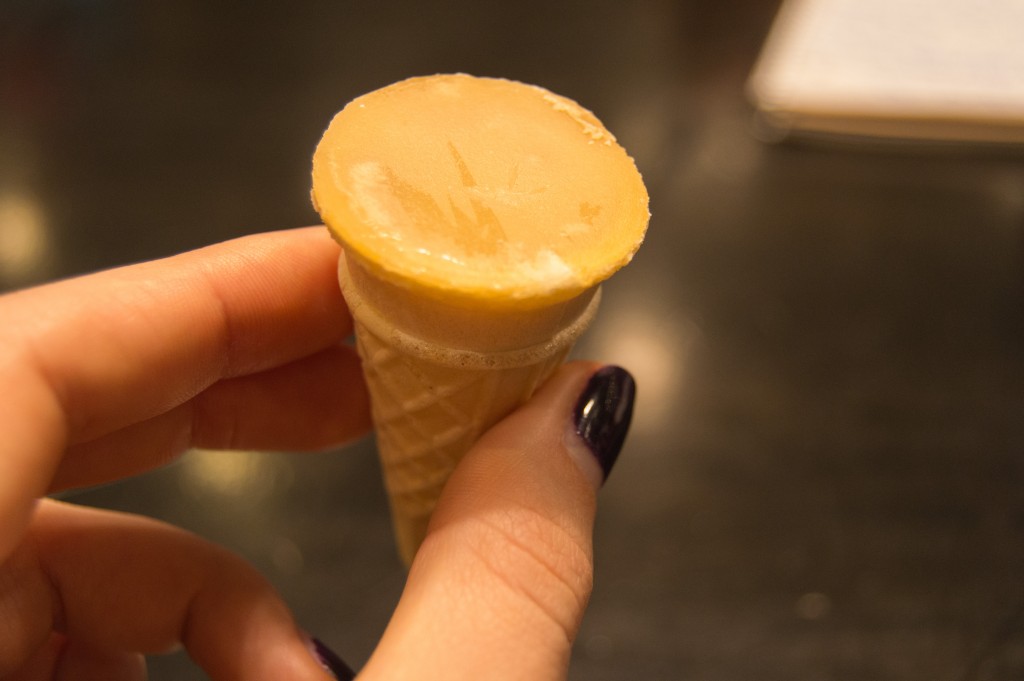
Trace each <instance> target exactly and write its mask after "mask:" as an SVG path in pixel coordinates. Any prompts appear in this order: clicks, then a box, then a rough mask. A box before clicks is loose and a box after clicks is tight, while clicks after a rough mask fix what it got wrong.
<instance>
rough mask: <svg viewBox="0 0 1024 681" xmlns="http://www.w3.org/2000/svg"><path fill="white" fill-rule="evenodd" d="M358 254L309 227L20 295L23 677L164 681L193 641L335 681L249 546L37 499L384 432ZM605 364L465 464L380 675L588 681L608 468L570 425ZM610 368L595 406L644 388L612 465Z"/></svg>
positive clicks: (0, 491) (233, 661)
mask: <svg viewBox="0 0 1024 681" xmlns="http://www.w3.org/2000/svg"><path fill="white" fill-rule="evenodd" d="M337 257H338V250H337V246H335V245H334V244H333V242H331V241H330V239H328V238H327V237H326V235H325V234H324V231H323V230H322V229H312V230H295V231H292V232H282V233H276V234H267V235H260V236H255V237H249V238H246V239H241V240H237V241H233V242H229V243H226V244H221V245H219V246H215V247H211V248H208V249H203V250H201V251H197V252H194V253H190V254H186V255H183V256H178V257H176V258H171V259H168V260H164V261H159V262H155V263H147V264H144V265H138V266H134V267H128V268H122V269H119V270H113V271H111V272H106V273H102V274H99V275H93V276H91V277H85V278H81V279H77V280H72V281H69V282H61V283H57V284H53V285H49V286H45V287H41V288H38V289H32V290H28V291H23V292H19V293H16V294H12V295H8V296H6V297H4V298H0V320H2V325H0V390H2V393H3V394H4V396H5V397H4V401H3V402H0V432H2V433H4V439H3V441H0V629H2V630H3V632H4V635H3V636H0V677H2V678H16V679H29V678H32V679H35V678H76V679H78V678H93V677H96V678H105V679H138V678H144V675H145V668H144V662H143V658H142V657H141V656H142V654H149V653H157V652H163V651H165V650H168V649H170V648H173V647H175V646H177V645H184V646H185V648H186V649H187V650H188V651H189V653H190V654H191V655H192V656H193V658H194V659H195V660H196V661H197V662H198V663H199V664H200V665H201V666H202V667H203V668H204V669H205V670H206V671H207V673H208V674H209V675H210V677H211V678H213V679H242V678H253V679H255V678H282V679H291V678H294V679H306V678H309V679H314V678H323V674H324V672H323V668H322V666H321V664H320V662H319V661H318V660H317V659H314V656H313V655H310V642H309V639H307V638H306V637H305V636H304V635H303V634H302V633H301V632H300V631H299V630H298V628H297V627H296V625H295V623H294V622H293V620H292V617H291V615H290V613H289V612H288V609H287V608H286V606H285V605H284V604H283V603H282V602H281V600H280V599H279V597H278V596H277V595H276V594H275V593H274V591H273V589H272V588H271V587H270V586H269V584H268V583H267V582H266V581H265V580H264V579H263V578H262V577H260V576H259V575H258V574H257V573H256V572H255V571H254V570H253V569H252V568H250V567H249V566H248V565H247V564H245V563H244V561H242V560H240V559H239V558H237V557H236V556H234V555H232V554H230V553H229V552H227V551H225V550H223V549H221V548H219V547H216V546H214V545H211V544H209V543H208V542H205V541H203V540H201V539H199V538H197V537H194V536H192V535H189V534H188V533H185V532H184V531H181V530H178V529H176V528H172V527H169V526H166V525H163V524H160V523H156V522H154V521H152V520H147V519H143V518H139V517H135V516H128V515H124V514H114V513H109V512H104V511H97V510H86V509H81V508H76V507H74V506H70V505H67V504H62V503H59V502H55V501H49V500H45V501H37V500H38V499H39V498H40V497H42V496H43V495H45V494H47V493H50V492H54V491H58V490H61V489H66V488H69V487H77V486H81V485H88V484H95V483H98V482H103V481H107V480H113V479H116V478H119V477H123V476H126V475H130V474H132V473H136V472H140V471H142V470H146V469H148V468H151V467H154V466H157V465H160V464H162V463H164V462H166V461H168V460H170V459H172V458H173V457H174V456H176V455H177V454H179V453H180V452H181V451H183V450H184V449H185V448H187V447H189V446H193V445H195V446H204V447H211V448H217V447H254V448H259V447H263V448H274V449H304V448H319V447H324V446H327V445H331V444H337V443H339V442H342V441H344V440H346V439H351V438H353V437H357V436H358V435H360V434H362V433H363V432H365V430H366V429H367V428H368V427H369V415H368V406H367V397H366V393H365V388H364V386H363V383H362V379H361V375H360V371H359V366H358V360H357V358H356V357H355V355H354V354H353V352H352V350H351V349H350V348H348V347H346V346H344V345H342V344H341V343H340V341H341V340H342V339H343V338H344V337H346V336H347V335H348V334H349V333H350V332H351V322H350V320H349V318H348V315H347V310H346V308H345V305H344V301H343V300H342V299H341V296H340V293H338V287H337V285H336V281H335V276H336V274H335V273H336V269H335V267H336V262H337ZM594 370H595V367H594V366H593V365H583V364H576V365H570V366H569V367H566V368H563V369H562V370H560V372H559V373H558V374H557V375H556V377H555V378H554V379H553V380H552V382H551V383H550V384H549V385H548V386H546V387H545V388H544V389H543V390H542V391H541V392H540V393H539V394H538V396H537V398H536V399H534V400H532V401H531V402H530V403H529V404H528V405H526V406H525V407H524V408H523V409H522V410H520V411H519V412H517V413H516V414H514V415H513V416H511V417H510V418H509V419H508V420H507V421H505V422H503V423H502V424H500V425H499V426H498V427H496V428H495V429H494V430H493V431H492V432H491V433H489V434H488V435H487V436H486V437H485V438H484V439H483V440H482V441H481V443H480V445H479V446H478V447H477V448H475V449H474V451H473V452H472V453H471V454H470V455H469V456H468V457H467V459H466V461H465V462H464V464H463V465H462V466H460V468H459V470H458V471H457V473H456V475H455V476H454V477H453V479H452V482H451V484H450V485H449V486H448V488H447V489H446V491H445V494H444V495H443V497H442V501H441V503H440V505H439V508H438V512H437V514H436V517H435V521H434V523H433V524H432V527H431V532H430V535H429V536H428V538H427V540H426V542H425V543H424V546H423V548H422V549H421V552H420V554H419V556H418V557H417V559H416V561H415V563H414V565H413V567H412V571H411V573H410V576H409V582H408V584H407V588H406V591H405V594H404V595H403V598H402V601H401V603H400V605H399V607H398V609H397V611H396V614H395V617H394V619H393V621H392V623H391V625H390V626H389V628H388V630H387V632H386V634H385V636H384V638H383V640H382V642H381V645H380V647H379V648H378V650H377V651H376V652H375V653H374V655H373V657H372V658H371V660H370V662H369V663H368V664H367V666H366V669H365V670H364V673H363V676H365V678H375V677H379V678H406V677H407V676H408V677H424V678H434V677H442V676H443V677H445V678H531V679H538V678H539V679H545V678H552V679H555V678H561V677H564V673H565V671H564V670H565V664H566V662H567V660H568V651H569V647H570V645H571V640H572V637H573V635H574V633H575V630H576V626H577V625H578V621H579V617H580V616H581V614H582V611H583V608H584V606H585V603H586V597H587V595H588V594H589V589H590V539H589V537H590V530H591V522H592V519H593V513H594V490H595V489H596V487H597V486H598V485H599V484H600V480H601V478H602V472H601V469H600V467H599V465H598V463H597V461H598V459H596V458H594V457H592V456H591V455H590V451H591V449H590V448H588V447H586V445H585V444H584V440H582V439H580V438H578V437H577V436H576V435H574V434H573V431H572V430H571V426H570V424H571V423H572V421H573V419H572V418H571V417H570V413H571V412H572V404H573V402H574V401H575V400H576V396H577V395H579V394H580V391H581V390H583V385H584V383H586V382H587V380H588V377H590V376H591V374H593V373H594ZM605 373H607V372H605ZM609 375H610V378H609V377H605V378H604V379H600V380H597V381H596V382H595V383H594V386H591V392H594V391H597V392H598V393H601V392H602V391H604V392H607V389H608V388H609V387H611V388H625V389H626V393H627V394H625V395H624V396H622V399H618V400H610V401H609V400H606V401H605V403H604V406H603V407H601V408H599V409H598V410H597V411H596V412H593V413H598V414H600V415H601V417H600V418H598V419H596V420H595V419H594V418H592V417H589V416H584V417H581V418H582V419H583V421H586V422H589V423H591V425H593V424H594V423H596V424H597V425H599V426H601V425H603V426H606V427H607V432H608V433H611V436H612V437H611V439H612V440H613V442H612V443H611V444H610V445H597V446H595V447H594V449H595V451H600V452H601V453H602V456H603V459H602V460H603V461H604V465H605V470H607V467H608V466H610V463H609V462H611V461H614V456H615V454H617V451H618V445H620V444H621V436H622V435H624V430H625V427H626V426H628V406H629V404H631V384H630V383H629V382H628V380H626V379H625V378H624V377H623V375H622V374H621V373H616V372H611V373H610V374H609ZM613 392H614V390H613ZM623 410H625V411H623ZM577 420H579V419H577ZM590 439H591V441H593V442H598V440H599V439H595V438H594V437H591V438H590ZM614 440H618V442H617V443H616V442H615V441H614ZM574 461H575V462H576V464H574V463H572V462H574ZM577 464H578V465H577ZM325 652H326V651H324V650H323V649H322V648H321V649H320V654H319V655H318V656H317V657H319V658H320V660H321V661H322V660H323V658H324V653H325Z"/></svg>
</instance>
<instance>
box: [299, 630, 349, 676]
mask: <svg viewBox="0 0 1024 681" xmlns="http://www.w3.org/2000/svg"><path fill="white" fill-rule="evenodd" d="M309 649H310V652H311V653H313V657H315V658H316V661H317V662H319V663H320V666H321V667H323V668H324V669H326V670H327V671H329V672H330V673H331V675H332V676H333V677H334V678H336V679H338V680H339V681H351V680H352V679H354V678H356V673H355V672H354V671H352V669H351V668H350V667H349V666H348V665H347V664H345V662H344V660H342V659H341V658H340V657H338V654H337V653H335V652H334V651H333V650H331V649H330V648H328V647H327V646H325V645H324V643H323V641H321V640H320V639H318V638H313V637H310V638H309Z"/></svg>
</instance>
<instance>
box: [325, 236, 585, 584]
mask: <svg viewBox="0 0 1024 681" xmlns="http://www.w3.org/2000/svg"><path fill="white" fill-rule="evenodd" d="M339 279H340V281H341V286H342V289H343V290H344V292H345V297H346V300H347V301H348V304H349V307H350V309H351V312H352V316H353V318H354V321H355V334H356V345H357V349H358V351H359V354H360V357H361V358H362V362H363V371H364V374H365V377H366V381H367V385H368V387H369V391H370V399H371V406H372V409H373V418H374V423H375V425H376V429H377V449H378V452H379V455H380V460H381V467H382V470H383V475H384V482H385V486H386V488H387V492H388V497H389V501H390V506H391V515H392V521H393V525H394V532H395V539H396V543H397V546H398V551H399V554H400V555H401V557H402V559H403V560H404V561H405V562H406V564H407V565H408V564H409V563H411V561H412V558H413V556H414V555H415V553H416V551H417V549H418V548H419V545H420V543H421V542H422V541H423V538H424V536H425V535H426V530H427V525H428V523H429V520H430V516H431V514H432V513H433V511H434V507H435V505H436V504H437V500H438V498H439V497H440V495H441V491H442V489H443V488H444V485H445V482H446V481H447V480H448V477H449V476H450V475H451V473H452V471H453V470H454V469H455V467H456V465H457V464H458V463H459V461H460V460H461V459H462V457H463V456H464V455H465V454H466V453H467V452H468V451H469V449H470V448H471V447H472V446H473V444H474V443H475V442H476V441H477V439H478V438H479V437H480V436H481V435H482V434H483V433H484V432H485V431H486V430H487V429H489V428H490V427H491V426H492V425H494V424H495V423H496V422H498V421H499V420H501V419H502V418H503V417H504V416H506V415H507V414H509V413H510V412H511V411H513V410H514V409H515V408H516V407H517V406H519V405H520V404H522V403H523V402H525V401H526V400H527V399H528V398H529V397H530V396H531V395H532V394H533V392H534V390H536V389H537V387H538V386H540V385H541V384H542V383H543V382H544V381H545V380H546V379H547V378H548V377H549V376H550V375H551V373H552V372H553V371H554V370H555V368H557V367H558V366H559V365H560V364H561V363H562V361H563V360H564V359H565V357H566V355H567V354H568V353H569V351H570V349H571V348H572V345H573V343H574V342H575V340H576V338H577V337H578V336H579V335H580V333H582V332H583V330H584V329H585V328H586V326H587V325H588V324H589V322H590V320H591V318H592V317H593V315H594V312H595V311H596V308H597V304H598V300H599V298H600V295H599V290H598V289H596V288H595V289H592V290H590V291H588V292H587V293H586V294H584V295H582V296H580V297H578V298H576V299H573V300H569V301H564V302H562V303H559V304H557V305H554V306H549V307H546V308H542V309H538V310H532V311H529V312H516V313H507V312H506V313H504V314H496V313H494V312H489V311H476V312H473V311H471V310H463V309H460V308H455V307H449V306H447V305H445V304H443V303H439V302H437V301H434V300H415V299H413V298H415V296H413V295H412V294H410V293H409V292H407V291H404V290H403V289H401V288H398V287H395V286H394V285H392V284H390V283H388V282H386V281H382V280H380V279H377V278H375V277H374V276H373V275H372V274H371V273H370V272H369V271H368V270H367V269H366V268H365V267H364V266H363V265H362V264H361V263H360V262H359V260H358V259H357V258H355V257H352V256H348V257H342V259H341V263H340V267H339ZM382 311H386V313H387V314H382Z"/></svg>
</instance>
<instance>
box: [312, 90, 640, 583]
mask: <svg viewBox="0 0 1024 681" xmlns="http://www.w3.org/2000/svg"><path fill="white" fill-rule="evenodd" d="M313 200H314V205H316V207H317V209H318V211H319V212H320V214H321V217H323V219H324V222H325V223H326V224H327V226H328V227H329V228H330V230H331V232H332V234H333V235H334V236H335V237H336V238H337V239H338V241H339V242H341V243H342V245H343V246H344V248H345V251H344V256H343V258H342V259H341V262H340V265H339V280H340V282H341V286H342V289H343V291H344V294H345V298H346V300H347V302H348V304H349V308H350V310H351V312H352V316H353V319H354V321H355V327H356V341H357V346H358V349H359V353H360V356H361V357H362V360H363V368H364V373H365V375H366V379H367V384H368V386H369V389H370V397H371V405H372V409H373V417H374V422H375V426H376V429H377V445H378V450H379V453H380V457H381V462H382V467H383V470H384V477H385V483H386V486H387V489H388V494H389V498H390V502H391V511H392V516H393V520H394V525H395V535H396V539H397V543H398V546H399V552H400V554H401V555H402V557H403V559H404V560H405V561H406V562H407V563H409V562H411V560H412V557H413V556H414V554H415V552H416V550H417V549H418V547H419V544H420V542H421V541H422V539H423V537H424V535H425V532H426V528H427V523H428V521H429V518H430V515H431V513H432V511H433V509H434V506H435V504H436V502H437V499H438V497H439V496H440V493H441V489H442V488H443V486H444V483H445V481H446V480H447V479H448V476H449V475H450V473H451V472H452V470H453V469H454V468H455V466H456V464H457V463H458V462H459V460H460V459H461V458H462V456H463V455H464V454H465V453H466V452H467V451H468V450H469V449H470V447H472V445H473V444H474V443H475V442H476V440H477V439H478V437H479V436H480V435H481V434H482V433H483V432H484V431H485V430H487V429H488V428H490V427H491V426H492V425H493V424H494V423H496V422H497V421H498V420H500V419H501V418H502V417H503V416H505V415H506V414H508V413H509V412H511V411H512V410H513V409H515V407H516V406H518V405H519V404H521V403H523V402H524V401H525V400H526V399H528V398H529V396H530V395H531V394H532V393H533V391H534V390H535V389H536V388H537V387H538V386H539V385H540V384H541V383H542V382H543V381H544V380H545V379H546V378H547V377H548V376H549V375H550V374H551V372H552V371H553V370H554V369H555V368H556V367H557V366H558V365H559V364H560V363H561V362H562V360H563V359H564V358H565V356H566V354H567V353H568V352H569V350H570V349H571V347H572V344H573V343H574V342H575V340H576V338H577V337H578V336H579V335H580V333H582V332H583V330H584V329H585V328H586V326H587V324H588V323H589V322H590V320H591V319H592V318H593V316H594V313H595V310H596V308H597V305H598V301H599V298H600V284H601V282H602V281H604V280H605V279H607V278H608V277H609V276H611V274H612V273H614V272H615V271H616V270H617V269H619V268H620V267H621V266H622V265H624V264H625V263H626V262H628V261H629V260H630V258H631V257H632V255H633V253H634V252H635V251H636V249H637V248H638V247H639V244H640V241H641V240H642V238H643V234H644V231H645V229H646V225H647V219H648V212H647V193H646V189H645V188H644V187H643V182H642V180H641V179H640V176H639V173H637V171H636V167H635V165H634V164H633V162H632V159H630V158H629V157H628V156H627V155H626V154H625V152H624V151H623V150H622V148H621V147H619V146H618V145H617V144H616V143H615V138H614V137H612V136H611V134H610V133H608V132H607V131H606V130H605V129H604V127H603V126H602V125H601V124H600V122H599V121H598V120H597V119H596V118H594V117H593V114H591V113H590V112H588V111H586V110H585V109H582V108H581V107H579V106H578V105H576V104H575V103H573V102H571V101H570V100H566V99H564V98H561V97H558V96H557V95H553V94H551V93H549V92H547V91H546V90H542V89H541V88H537V87H534V86H528V85H523V84H521V83H514V82H511V81H504V80H495V79H478V78H473V77H470V76H465V75H454V76H434V77H428V78H417V79H410V80H409V81H403V82H401V83H397V84H395V85H392V86H389V87H388V88H384V89H382V90H379V91H377V92H374V93H370V94H369V95H366V96H364V97H361V98H358V99H356V100H355V101H353V102H352V103H350V104H349V105H348V106H346V107H345V109H344V110H343V111H342V112H341V113H339V114H338V116H336V117H335V119H334V121H332V123H331V126H330V127H329V128H328V130H327V132H326V133H325V135H324V139H323V140H322V141H321V143H320V145H319V146H318V148H317V152H316V155H315V156H314V168H313Z"/></svg>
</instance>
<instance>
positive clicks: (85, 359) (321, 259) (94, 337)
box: [0, 228, 351, 557]
mask: <svg viewBox="0 0 1024 681" xmlns="http://www.w3.org/2000/svg"><path fill="white" fill-rule="evenodd" d="M337 258H338V248H337V246H336V245H335V244H334V243H333V242H332V241H331V239H330V238H329V237H328V236H326V232H325V230H323V229H322V228H320V229H316V228H313V229H305V230H294V231H288V232H277V233H272V234H261V235H257V236H252V237H246V238H243V239H238V240H235V241H231V242H228V243H225V244H219V245H217V246H212V247H209V248H205V249H201V250H198V251H195V252H192V253H187V254H184V255H180V256H176V257H173V258H168V259H166V260H161V261H157V262H152V263H146V264H142V265H135V266H131V267H124V268H121V269H118V270H111V271H109V272H103V273H100V274H96V275H92V276H88V277H82V278H79V279H74V280H70V281H64V282H59V283H56V284H52V285H49V286H44V287H41V288H37V289H30V290H26V291H21V292H18V293H14V294H10V295H8V296H5V297H3V298H0V317H2V318H3V320H4V323H3V324H2V325H0V390H2V392H3V394H4V395H5V399H4V400H3V401H0V432H2V433H3V434H4V437H3V439H2V440H0V557H2V556H4V555H6V554H7V553H8V552H9V551H10V549H11V547H12V544H13V541H14V538H15V537H17V535H18V534H19V532H20V528H22V527H24V524H25V523H26V522H27V518H28V514H29V512H30V509H31V500H32V499H34V498H36V497H38V496H40V495H42V494H43V493H44V492H45V490H46V489H47V487H48V486H49V482H50V479H51V477H52V475H53V472H54V470H55V468H56V464H57V461H58V459H59V457H60V456H61V454H62V453H63V451H64V449H65V447H66V446H67V445H68V444H73V443H76V442H83V441H88V440H92V439H95V438H97V437H100V436H102V435H104V434H107V433H110V432H113V431H114V430H117V429H119V428H121V427H124V426H126V425H129V424H132V423H137V422H139V421H143V420H146V419H149V418H152V417H154V416H156V415H158V414H161V413H163V412H165V411H168V410H170V409H172V408H174V407H175V406H177V405H179V404H181V403H183V402H185V401H187V400H188V399H190V398H191V397H193V396H194V395H196V394H198V393H199V392H200V391H201V390H202V389H204V388H206V387H208V386H209V385H212V384H213V383H215V382H216V381H218V380H220V379H223V378H225V377H232V376H240V375H245V374H248V373H254V372H257V371H262V370H266V369H269V368H272V367H275V366H279V365H281V364H285V363H287V362H290V361H293V360H295V359H298V358H301V357H304V356H306V355H309V354H312V353H315V352H317V351H319V350H323V349H325V348H327V347H330V346H331V345H334V344H336V343H338V342H339V341H340V340H342V339H343V338H344V337H345V336H347V335H348V334H349V333H350V331H351V322H350V320H349V317H348V314H347V310H346V308H345V304H344V301H343V299H342V297H341V293H340V291H339V288H338V285H337V279H336V276H337V275H336V263H337Z"/></svg>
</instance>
